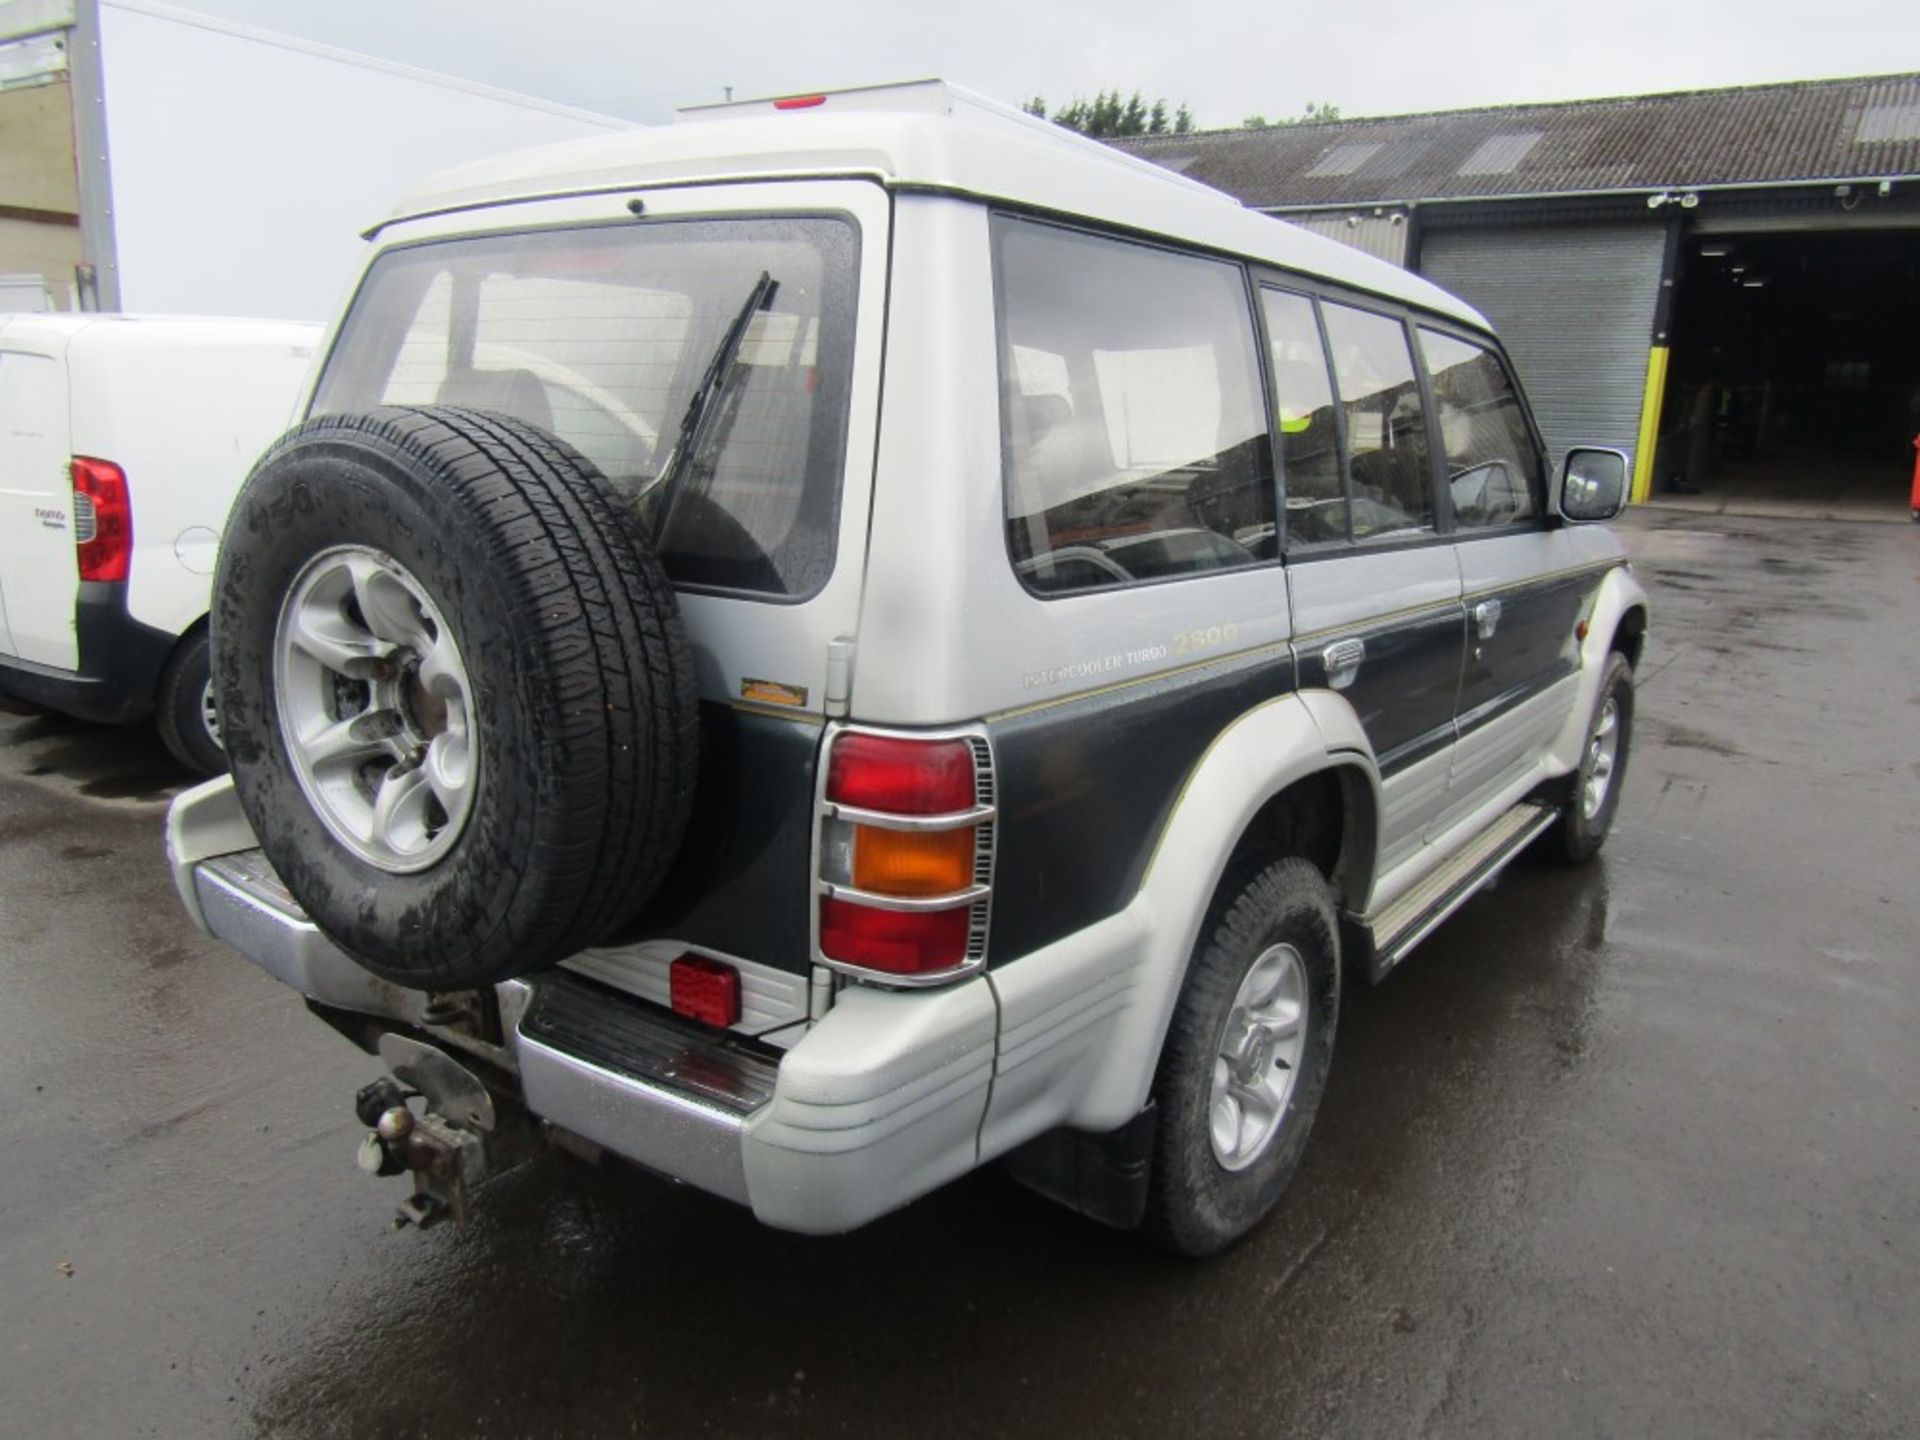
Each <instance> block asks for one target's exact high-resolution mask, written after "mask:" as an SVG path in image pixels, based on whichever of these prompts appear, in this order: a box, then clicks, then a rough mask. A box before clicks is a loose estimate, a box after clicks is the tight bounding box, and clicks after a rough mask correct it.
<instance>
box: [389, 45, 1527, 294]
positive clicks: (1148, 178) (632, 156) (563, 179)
mask: <svg viewBox="0 0 1920 1440" xmlns="http://www.w3.org/2000/svg"><path fill="white" fill-rule="evenodd" d="M824 175H854V176H861V177H866V178H871V179H874V180H878V181H879V182H881V183H882V184H885V185H887V186H889V187H891V188H894V189H905V190H914V189H924V190H936V191H943V192H949V193H958V194H964V195H972V196H978V197H981V198H985V199H993V200H1005V201H1010V202H1013V203H1015V204H1020V205H1029V206H1033V207H1036V208H1039V209H1044V210H1049V211H1053V212H1055V213H1059V214H1067V215H1073V216H1084V217H1085V218H1087V219H1090V220H1094V221H1099V222H1105V223H1108V224H1113V225H1119V226H1124V227H1126V228H1129V229H1133V230H1138V231H1144V232H1146V233H1149V234H1154V235H1164V236H1167V237H1169V238H1172V239H1178V240H1184V241H1187V242H1189V243H1192V244H1197V245H1202V246H1206V247H1208V248H1211V249H1217V250H1223V251H1227V252H1230V253H1233V254H1239V255H1245V256H1248V257H1251V258H1254V259H1258V260H1262V261H1265V262H1267V263H1270V264H1273V265H1276V266H1279V267H1281V268H1283V269H1289V270H1297V271H1302V272H1305V273H1308V274H1311V275H1316V276H1323V277H1325V278H1327V279H1329V280H1333V281H1335V282H1337V283H1340V284H1344V285H1350V286H1352V287H1353V288H1355V289H1358V290H1366V291H1371V292H1373V293H1374V294H1378V295H1383V296H1387V297H1390V298H1392V299H1396V300H1400V301H1404V302H1406V303H1407V304H1410V305H1417V306H1420V307H1422V308H1425V309H1428V310H1433V311H1437V312H1440V313H1442V314H1446V315H1450V316H1453V317H1455V318H1457V319H1460V320H1463V321H1465V322H1467V323H1468V324H1471V325H1475V326H1478V327H1480V328H1483V329H1485V328H1489V327H1488V325H1487V321H1486V320H1485V319H1484V318H1483V317H1482V316H1481V315H1480V313H1479V312H1478V311H1476V310H1474V309H1473V308H1472V307H1471V306H1469V305H1467V304H1465V303H1464V302H1462V301H1460V300H1458V299H1456V298H1455V297H1454V296H1452V295H1449V294H1448V293H1447V292H1446V291H1444V290H1442V289H1440V288H1439V287H1438V286H1436V285H1433V284H1431V283H1429V282H1428V281H1426V280H1423V279H1421V278H1420V277H1418V276H1416V275H1412V274H1410V273H1408V272H1407V271H1405V270H1402V269H1400V268H1399V267H1398V266H1395V265H1390V264H1388V263H1387V262H1385V261H1383V260H1376V259H1374V258H1373V257H1372V256H1369V255H1365V254H1362V253H1361V252H1360V251H1358V250H1355V249H1353V248H1351V247H1349V246H1346V245H1342V244H1340V243H1339V242H1338V241H1334V240H1328V239H1324V238H1322V237H1320V236H1317V235H1311V234H1308V233H1307V232H1306V231H1303V230H1300V229H1298V228H1296V227H1294V226H1291V225H1288V224H1285V223H1284V222H1280V221H1276V220H1273V219H1271V218H1269V217H1267V216H1264V215H1261V214H1258V213H1256V212H1254V211H1251V210H1248V209H1246V208H1245V207H1244V206H1242V205H1241V204H1240V202H1239V201H1237V200H1234V199H1233V198H1232V197H1230V196H1228V195H1226V194H1224V193H1222V192H1221V191H1219V190H1215V189H1213V188H1212V187H1211V186H1208V185H1203V184H1201V183H1200V182H1199V181H1197V180H1190V179H1187V178H1185V177H1184V176H1181V175H1176V174H1174V173H1173V172H1171V171H1168V170H1165V169H1162V168H1161V167H1160V166H1157V165H1153V164H1150V163H1148V162H1146V161H1144V160H1139V159H1136V158H1135V157H1133V156H1131V155H1126V154H1123V153H1121V152H1120V151H1118V150H1115V149H1113V148H1111V147H1109V146H1106V145H1103V144H1101V143H1099V142H1098V141H1095V140H1089V139H1087V138H1085V137H1083V136H1080V135H1076V134H1074V133H1072V132H1071V131H1068V130H1064V129H1062V128H1061V127H1059V126H1058V125H1054V124H1052V123H1050V122H1048V121H1045V120H1041V119H1037V118H1036V117H1034V116H1031V115H1026V114H1023V113H1022V112H1020V111H1018V110H1015V109H1013V108H1011V107H1010V106H1005V105H1001V104H999V103H998V102H996V101H992V100H988V99H985V98H984V97H982V96H978V95H974V94H972V93H970V92H968V91H966V90H962V89H960V88H959V87H957V86H952V85H947V84H945V83H944V82H942V81H938V80H927V81H918V82H914V83H910V84H904V85H881V86H873V87H870V88H867V89H862V90H844V91H836V92H832V93H829V94H825V95H820V96H804V97H797V98H789V99H785V100H751V101H742V102H738V103H735V104H728V105H713V106H703V107H698V108H696V109H691V110H683V111H681V112H680V115H679V119H678V123H676V124H674V125H672V126H662V127H658V128H654V129H642V130H631V131H620V132H617V133H614V134H609V135H602V136H594V137H592V138H589V139H585V140H575V141H568V142H565V143H563V144H559V145H546V146H540V147H538V148H535V149H531V150H521V151H517V152H514V153H512V154H509V155H504V156H500V157H497V158H495V159H491V160H485V161H481V162H479V163H477V164H472V165H465V166H461V167H459V168H458V169H454V170H449V171H446V172H444V173H442V174H440V175H438V176H435V177H434V178H432V179H430V180H428V181H426V182H425V183H424V184H422V185H420V186H419V187H417V188H416V189H415V190H414V191H413V192H412V193H411V194H409V195H407V196H406V197H405V198H404V199H403V200H402V202H401V203H400V205H399V206H398V207H396V209H395V211H394V213H393V215H391V216H390V217H389V218H388V220H387V221H385V222H383V224H390V223H394V222H396V221H402V220H409V219H417V218H420V217H422V216H426V215H436V214H445V213H447V212H449V211H456V210H464V209H471V208H476V207H480V206H488V205H498V204H506V203H511V202H514V201H521V200H535V199H545V198H549V197H553V196H560V195H580V194H591V193H596V192H607V191H625V190H641V189H645V188H647V187H648V186H662V185H686V184H696V183H699V182H701V181H715V180H724V181H739V180H743V179H755V178H764V179H791V178H798V177H802V176H824Z"/></svg>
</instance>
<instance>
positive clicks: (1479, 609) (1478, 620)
mask: <svg viewBox="0 0 1920 1440" xmlns="http://www.w3.org/2000/svg"><path fill="white" fill-rule="evenodd" d="M1473 623H1474V626H1475V627H1476V628H1477V629H1478V630H1479V631H1480V638H1481V639H1482V640H1491V639H1492V638H1493V632H1494V631H1495V630H1497V629H1499V628H1500V602H1499V601H1498V600H1482V601H1481V602H1480V603H1479V604H1478V605H1476V606H1474V607H1473Z"/></svg>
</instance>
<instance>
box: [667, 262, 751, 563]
mask: <svg viewBox="0 0 1920 1440" xmlns="http://www.w3.org/2000/svg"><path fill="white" fill-rule="evenodd" d="M779 288H780V282H779V281H778V280H775V279H774V278H773V276H772V275H771V274H770V273H768V272H767V271H765V270H762V271H761V272H760V278H759V279H758V280H756V281H755V282H754V286H753V289H752V290H751V291H749V292H748V294H747V299H746V303H745V304H743V305H742V306H741V307H740V309H739V311H738V312H737V313H736V314H735V315H734V317H733V319H732V321H730V322H729V323H728V325H727V329H726V333H725V334H723V335H722V336H721V337H720V343H719V344H718V345H717V346H715V347H714V351H713V358H712V359H710V360H709V361H707V371H706V374H704V375H702V376H701V377H700V383H699V384H698V385H696V386H695V387H694V391H693V394H692V396H691V397H690V398H689V399H688V400H687V408H686V412H685V413H684V414H683V415H682V416H681V417H680V433H679V435H678V436H676V437H675V439H674V442H673V449H672V450H671V451H670V452H669V453H668V455H667V459H666V463H665V464H664V465H662V466H661V467H660V473H659V474H658V475H656V476H655V477H654V480H653V483H652V484H651V485H649V486H648V487H647V488H646V490H645V491H643V492H642V493H641V494H640V496H639V497H638V498H639V499H641V500H645V499H646V498H647V496H648V495H649V494H652V493H654V492H656V491H657V492H658V494H659V497H660V498H659V501H658V502H657V503H656V505H655V507H654V521H653V539H654V543H655V544H656V545H657V544H659V543H660V540H661V538H662V537H663V536H664V535H665V534H666V533H667V525H668V522H669V521H671V520H672V519H673V507H674V503H675V501H676V500H678V499H679V490H680V485H681V482H682V480H683V478H684V477H685V475H686V472H687V471H688V470H689V469H690V468H691V467H692V465H693V462H694V460H695V459H696V458H697V457H698V456H699V455H700V454H701V453H702V451H703V450H704V449H705V448H706V444H707V441H708V439H709V437H710V436H712V435H713V433H714V431H715V429H716V426H717V424H718V421H719V418H720V414H721V411H722V409H723V408H724V407H723V406H722V405H721V404H720V403H719V401H720V400H721V398H722V397H723V396H724V395H725V393H726V390H727V383H728V382H729V381H730V380H731V379H732V378H733V372H734V370H735V369H736V368H737V367H738V366H739V364H740V347H741V345H742V344H744V343H745V341H746V338H747V327H748V326H749V325H751V324H752V323H753V317H754V316H755V315H757V314H759V313H760V312H761V311H762V310H764V309H766V308H767V306H768V305H770V304H772V303H773V292H774V291H776V290H778V289H779Z"/></svg>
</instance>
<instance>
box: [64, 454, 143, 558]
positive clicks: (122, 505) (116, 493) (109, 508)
mask: <svg viewBox="0 0 1920 1440" xmlns="http://www.w3.org/2000/svg"><path fill="white" fill-rule="evenodd" d="M73 546H74V554H75V557H76V558H77V560H78V561H79V564H80V578H81V579H82V580H124V579H126V578H127V567H128V565H129V564H130V563H131V562H132V560H133V506H132V503H131V502H130V501H129V500H128V499H127V476H126V472H125V471H123V470H122V469H121V468H120V467H119V466H118V465H115V464H114V463H113V462H112V461H111V460H89V459H87V458H86V457H85V456H83V455H76V456H74V457H73Z"/></svg>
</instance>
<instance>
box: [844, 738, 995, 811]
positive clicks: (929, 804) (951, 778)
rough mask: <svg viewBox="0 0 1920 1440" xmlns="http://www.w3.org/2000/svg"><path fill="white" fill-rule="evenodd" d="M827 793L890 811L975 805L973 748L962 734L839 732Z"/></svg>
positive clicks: (849, 802) (847, 802) (864, 806)
mask: <svg viewBox="0 0 1920 1440" xmlns="http://www.w3.org/2000/svg"><path fill="white" fill-rule="evenodd" d="M827 798H828V799H829V800H832V801H835V802H837V803H838V804H841V805H853V806H857V807H859V808H860V809H862V810H882V811H885V812H886V813H888V814H890V815H951V814H954V813H956V812H958V811H961V810H971V809H972V808H973V805H974V780H973V750H972V748H971V747H970V746H969V745H968V744H967V742H966V741H964V740H903V739H896V738H895V737H893V736H890V735H857V734H856V735H842V736H841V737H840V739H839V740H838V741H837V742H836V743H835V744H834V747H833V759H832V761H831V763H830V764H829V766H828V770H827Z"/></svg>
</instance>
